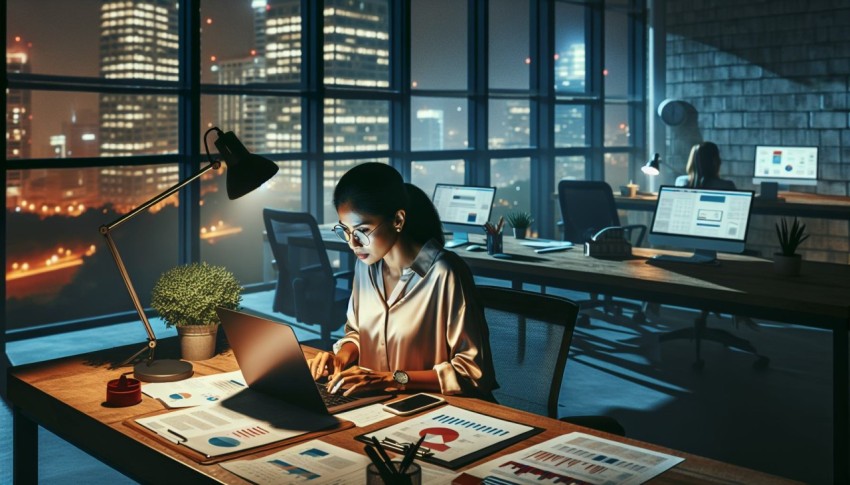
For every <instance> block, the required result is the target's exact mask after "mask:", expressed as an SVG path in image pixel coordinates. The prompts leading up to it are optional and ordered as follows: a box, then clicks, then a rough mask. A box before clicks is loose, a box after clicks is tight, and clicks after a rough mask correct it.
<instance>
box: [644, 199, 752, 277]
mask: <svg viewBox="0 0 850 485" xmlns="http://www.w3.org/2000/svg"><path fill="white" fill-rule="evenodd" d="M752 206H753V191H751V190H714V189H695V188H691V187H671V186H662V187H661V189H660V190H659V192H658V203H657V204H656V206H655V214H654V216H653V218H652V227H651V228H650V231H649V242H650V243H652V244H653V245H663V246H670V247H673V248H680V249H687V250H690V249H693V250H694V254H693V255H692V256H689V257H688V256H669V255H658V256H656V257H655V258H654V259H655V260H658V261H677V262H686V263H714V262H715V261H716V260H717V251H721V252H727V253H741V252H743V251H744V246H745V245H746V242H747V229H748V227H749V221H750V210H751V209H752Z"/></svg>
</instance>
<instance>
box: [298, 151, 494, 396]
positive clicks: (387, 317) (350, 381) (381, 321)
mask: <svg viewBox="0 0 850 485" xmlns="http://www.w3.org/2000/svg"><path fill="white" fill-rule="evenodd" d="M333 202H334V205H335V206H336V211H337V215H338V217H339V224H337V225H336V226H334V232H336V234H337V235H338V236H339V237H340V238H342V239H343V240H345V241H347V242H348V244H349V247H350V248H351V250H352V251H353V252H354V255H355V256H356V257H357V259H358V261H357V262H356V263H355V268H354V281H353V285H352V293H351V300H350V301H349V305H348V313H347V317H346V322H345V335H344V336H343V337H342V339H340V340H339V341H338V342H337V343H336V344H335V345H334V352H333V353H330V352H320V353H319V354H317V355H316V356H315V357H314V358H312V359H310V361H309V365H310V370H311V372H312V374H313V378H314V379H316V380H318V379H320V378H321V377H323V376H328V389H329V390H334V389H335V388H336V385H337V383H341V385H342V389H345V391H344V395H346V396H347V395H351V394H357V393H362V392H395V391H398V390H411V391H432V392H440V393H442V394H447V395H449V394H465V395H471V396H475V397H479V398H483V399H488V400H493V398H492V393H491V390H492V389H495V388H496V386H497V385H496V379H495V370H494V368H493V361H492V356H491V354H490V347H489V346H490V341H489V331H488V329H487V322H486V321H485V319H484V310H483V308H482V307H481V305H480V304H479V303H478V302H477V300H476V298H475V295H476V289H475V282H474V280H473V278H472V272H471V271H470V269H469V267H468V266H467V265H466V263H465V262H464V261H463V260H462V259H461V258H460V256H458V255H457V254H455V253H453V252H451V251H447V250H444V249H443V244H444V237H443V230H442V224H441V222H440V216H439V215H438V213H437V210H436V209H435V208H434V205H433V203H432V202H431V199H430V198H429V197H428V196H427V195H426V194H425V192H423V191H422V190H421V189H419V188H418V187H416V186H415V185H412V184H406V183H404V180H403V179H402V177H401V174H399V173H398V172H397V171H396V170H395V169H394V168H392V167H390V166H389V165H386V164H382V163H364V164H361V165H358V166H356V167H354V168H352V169H351V170H349V171H348V172H346V173H345V174H344V175H343V176H342V177H341V178H340V180H339V183H338V184H337V186H336V189H335V190H334V195H333ZM332 392H333V391H332Z"/></svg>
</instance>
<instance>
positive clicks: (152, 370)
mask: <svg viewBox="0 0 850 485" xmlns="http://www.w3.org/2000/svg"><path fill="white" fill-rule="evenodd" d="M193 373H194V371H193V370H192V364H191V363H189V362H186V361H184V360H172V359H164V360H154V361H151V362H148V361H144V362H139V363H138V364H136V365H135V366H134V367H133V374H134V376H135V378H136V379H138V380H140V381H144V382H173V381H180V380H183V379H187V378H189V377H192V374H193Z"/></svg>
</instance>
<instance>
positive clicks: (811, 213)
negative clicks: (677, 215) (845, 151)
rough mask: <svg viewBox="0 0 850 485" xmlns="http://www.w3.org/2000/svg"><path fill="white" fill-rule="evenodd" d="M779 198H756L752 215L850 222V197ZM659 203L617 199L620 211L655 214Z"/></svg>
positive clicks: (643, 198) (794, 194) (785, 194)
mask: <svg viewBox="0 0 850 485" xmlns="http://www.w3.org/2000/svg"><path fill="white" fill-rule="evenodd" d="M779 197H782V198H783V199H784V200H782V201H780V200H765V199H761V198H759V197H756V198H755V199H753V200H754V202H753V211H752V212H753V214H761V215H776V216H791V217H814V218H820V219H837V220H846V221H850V197H844V196H840V195H821V194H809V193H804V192H780V193H779ZM657 200H658V197H657V196H652V195H638V196H636V197H623V196H621V195H615V196H614V201H615V202H616V204H617V208H618V209H622V210H636V211H646V212H653V211H655V203H656V201H657Z"/></svg>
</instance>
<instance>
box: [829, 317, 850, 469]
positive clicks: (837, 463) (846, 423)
mask: <svg viewBox="0 0 850 485" xmlns="http://www.w3.org/2000/svg"><path fill="white" fill-rule="evenodd" d="M848 326H850V321H845V322H843V324H837V325H836V326H835V328H834V329H833V330H832V361H833V371H832V379H833V386H832V387H833V396H832V400H833V409H832V414H833V419H834V421H835V423H834V424H833V436H832V442H833V450H832V454H833V464H834V465H833V469H834V475H835V476H834V477H833V482H834V483H850V418H848V414H850V353H848V345H850V343H848V341H847V334H848V332H847V328H848Z"/></svg>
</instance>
